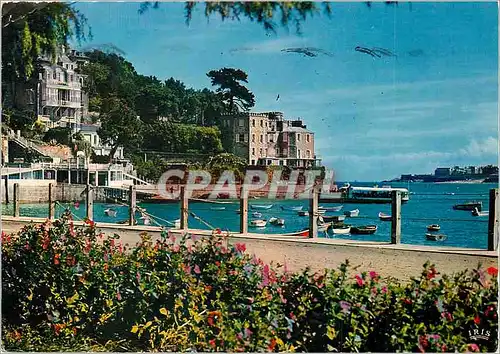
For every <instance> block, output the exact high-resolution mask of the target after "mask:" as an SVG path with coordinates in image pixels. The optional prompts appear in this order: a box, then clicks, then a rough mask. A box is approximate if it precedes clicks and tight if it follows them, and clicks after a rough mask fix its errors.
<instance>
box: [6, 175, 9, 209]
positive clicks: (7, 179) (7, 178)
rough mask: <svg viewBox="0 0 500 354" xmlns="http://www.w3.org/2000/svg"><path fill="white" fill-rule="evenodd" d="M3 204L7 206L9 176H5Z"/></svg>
mask: <svg viewBox="0 0 500 354" xmlns="http://www.w3.org/2000/svg"><path fill="white" fill-rule="evenodd" d="M5 204H9V175H5Z"/></svg>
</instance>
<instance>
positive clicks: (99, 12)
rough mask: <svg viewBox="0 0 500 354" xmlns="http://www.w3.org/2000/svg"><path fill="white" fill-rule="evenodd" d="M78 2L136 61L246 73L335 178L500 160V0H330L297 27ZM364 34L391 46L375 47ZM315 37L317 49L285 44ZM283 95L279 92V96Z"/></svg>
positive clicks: (194, 73)
mask: <svg viewBox="0 0 500 354" xmlns="http://www.w3.org/2000/svg"><path fill="white" fill-rule="evenodd" d="M139 6H140V4H139V3H77V4H76V8H77V9H79V10H80V11H81V12H82V13H83V14H84V15H85V16H86V17H87V19H88V24H89V25H90V27H91V30H92V35H93V38H92V39H91V40H89V41H87V42H85V43H82V44H81V48H85V47H87V48H88V47H99V46H103V45H104V46H106V45H114V46H116V47H117V48H119V49H120V50H121V51H123V53H124V57H125V58H126V59H127V60H128V61H130V62H131V63H132V64H133V65H134V67H135V68H136V70H137V72H138V73H140V74H143V75H154V76H156V77H158V78H160V79H168V78H170V77H174V78H175V79H178V80H181V81H183V82H184V83H185V84H186V85H187V86H188V87H193V88H196V89H201V88H205V87H207V88H210V87H211V86H210V80H209V79H208V78H207V76H206V73H207V72H208V71H210V70H212V69H219V68H222V67H234V68H239V69H242V70H244V71H245V72H247V73H248V81H249V82H248V85H247V87H248V88H249V89H250V90H251V91H252V92H253V93H254V94H255V96H256V105H255V107H254V108H253V109H252V111H255V112H261V111H281V112H284V113H285V117H286V118H288V119H291V118H294V119H296V118H300V119H302V120H303V121H304V123H305V124H306V125H307V127H308V128H309V129H311V130H312V131H313V132H314V133H315V150H316V154H317V155H318V157H320V158H321V159H322V164H323V165H325V166H326V167H328V168H330V169H333V170H334V171H335V173H336V177H337V179H338V180H344V181H346V180H350V181H354V180H358V181H375V180H384V179H392V178H395V177H399V175H401V174H408V173H412V174H416V173H432V172H433V171H434V169H435V168H437V167H448V166H454V165H482V164H498V149H499V143H498V7H497V4H496V3H495V2H489V3H477V2H476V3H444V2H442V3H412V4H411V5H410V4H408V3H400V4H399V5H397V6H387V5H385V4H383V3H373V4H372V6H371V7H368V6H367V5H366V4H365V3H332V4H331V6H332V14H331V16H330V17H328V16H326V15H325V14H322V13H318V14H316V15H315V16H314V17H313V18H308V19H307V20H306V22H305V23H304V24H303V26H302V31H301V33H297V31H296V30H295V28H294V27H290V28H288V29H287V28H283V27H279V28H278V29H277V32H276V33H267V32H266V31H265V30H264V29H263V27H262V26H261V25H259V24H258V23H256V22H251V21H249V20H246V19H243V20H241V21H231V20H226V21H221V20H220V19H219V18H217V17H211V18H210V19H208V20H207V18H205V16H204V14H203V8H202V6H203V5H199V8H198V9H197V10H196V11H195V13H194V15H193V18H192V21H191V22H190V24H189V25H187V24H186V21H185V17H184V9H183V6H184V5H183V4H182V3H161V4H160V6H159V8H158V9H151V10H148V11H147V12H146V13H144V14H141V15H140V14H138V9H139ZM357 46H360V47H366V48H384V49H386V50H388V51H390V52H391V53H393V54H394V56H386V55H381V56H380V58H378V57H373V56H371V55H369V54H366V53H362V52H359V51H356V50H355V48H356V47H357ZM298 47H314V48H320V49H321V52H319V53H318V55H317V56H316V57H308V56H305V55H302V54H299V53H289V52H284V51H282V50H283V49H286V48H298ZM278 95H279V98H278Z"/></svg>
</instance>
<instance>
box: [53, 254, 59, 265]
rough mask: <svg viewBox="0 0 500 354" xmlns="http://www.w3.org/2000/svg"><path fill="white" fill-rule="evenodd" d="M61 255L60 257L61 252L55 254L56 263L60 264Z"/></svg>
mask: <svg viewBox="0 0 500 354" xmlns="http://www.w3.org/2000/svg"><path fill="white" fill-rule="evenodd" d="M59 257H60V255H59V254H56V255H55V256H54V264H59Z"/></svg>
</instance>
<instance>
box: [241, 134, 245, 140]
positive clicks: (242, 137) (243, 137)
mask: <svg viewBox="0 0 500 354" xmlns="http://www.w3.org/2000/svg"><path fill="white" fill-rule="evenodd" d="M240 141H241V142H244V141H245V134H240Z"/></svg>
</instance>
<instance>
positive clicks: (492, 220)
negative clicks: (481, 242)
mask: <svg viewBox="0 0 500 354" xmlns="http://www.w3.org/2000/svg"><path fill="white" fill-rule="evenodd" d="M498 211H499V198H498V188H493V189H490V209H489V214H488V251H496V250H497V249H498V238H499V233H498V229H499V227H498V224H499V220H498Z"/></svg>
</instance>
